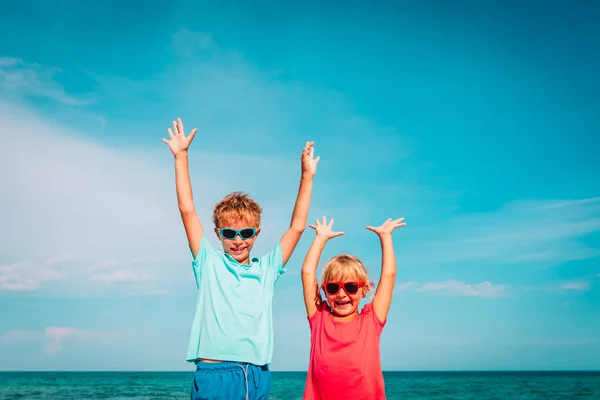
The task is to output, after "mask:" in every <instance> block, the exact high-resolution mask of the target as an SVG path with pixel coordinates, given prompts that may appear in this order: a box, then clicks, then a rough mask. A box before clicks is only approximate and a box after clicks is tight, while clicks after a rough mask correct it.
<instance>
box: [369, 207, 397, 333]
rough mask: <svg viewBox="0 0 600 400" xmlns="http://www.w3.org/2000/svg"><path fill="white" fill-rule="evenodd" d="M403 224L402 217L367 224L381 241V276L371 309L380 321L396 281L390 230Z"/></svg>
mask: <svg viewBox="0 0 600 400" xmlns="http://www.w3.org/2000/svg"><path fill="white" fill-rule="evenodd" d="M405 225H406V224H405V223H404V218H399V219H396V220H394V221H392V219H391V218H390V219H388V220H387V221H385V222H384V223H383V225H381V226H379V227H373V226H367V229H368V230H370V231H373V232H375V233H376V234H377V235H378V236H379V240H380V242H381V277H380V278H379V284H378V285H377V290H376V291H375V298H374V299H373V310H374V311H375V314H376V315H377V318H379V320H380V321H381V322H385V320H386V318H387V314H388V311H389V310H390V305H391V304H392V294H393V293H394V284H395V283H396V256H395V254H394V243H393V241H392V232H394V229H396V228H399V227H401V226H405Z"/></svg>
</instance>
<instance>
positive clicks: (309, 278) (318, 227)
mask: <svg viewBox="0 0 600 400" xmlns="http://www.w3.org/2000/svg"><path fill="white" fill-rule="evenodd" d="M308 226H310V227H311V228H313V229H314V230H315V232H316V235H315V238H314V240H313V242H312V244H311V245H310V248H309V249H308V253H306V257H305V258H304V263H303V264H302V290H303V292H304V305H305V306H306V314H307V315H308V318H310V317H312V316H313V315H314V314H315V312H317V307H318V306H319V304H320V303H321V301H322V299H321V295H320V294H319V284H318V281H317V267H318V266H319V259H320V258H321V254H322V253H323V249H324V248H325V244H326V243H327V241H328V240H329V239H331V238H334V237H337V236H341V235H343V234H344V232H333V231H332V230H331V227H332V226H333V219H331V220H329V224H328V223H327V222H326V219H325V217H323V223H322V224H321V223H319V220H316V224H315V225H308Z"/></svg>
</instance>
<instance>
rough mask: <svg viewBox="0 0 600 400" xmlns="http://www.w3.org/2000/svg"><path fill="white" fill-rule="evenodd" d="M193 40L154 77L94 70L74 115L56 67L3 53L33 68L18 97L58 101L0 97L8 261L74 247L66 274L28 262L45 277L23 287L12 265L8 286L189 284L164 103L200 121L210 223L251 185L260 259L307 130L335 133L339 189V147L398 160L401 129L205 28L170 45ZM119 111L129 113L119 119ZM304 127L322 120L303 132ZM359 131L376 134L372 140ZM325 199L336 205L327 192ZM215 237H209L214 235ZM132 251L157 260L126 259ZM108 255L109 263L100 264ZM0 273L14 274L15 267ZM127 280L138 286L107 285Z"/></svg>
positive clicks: (281, 223) (194, 164)
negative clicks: (265, 67) (225, 43)
mask: <svg viewBox="0 0 600 400" xmlns="http://www.w3.org/2000/svg"><path fill="white" fill-rule="evenodd" d="M188 39H189V40H191V41H190V43H191V44H192V45H193V46H192V49H191V50H189V49H188V50H189V51H190V59H186V60H185V61H181V60H180V61H181V62H174V63H173V64H172V65H171V66H170V67H169V69H168V70H167V71H165V73H164V74H163V75H162V76H157V77H155V78H153V80H150V81H131V80H128V79H125V78H121V77H102V76H97V75H94V74H93V73H90V74H89V76H91V77H92V78H95V79H97V86H96V88H95V89H97V92H96V94H97V99H98V103H96V104H93V105H92V106H90V107H87V108H85V110H87V111H80V112H79V114H65V113H69V112H70V111H68V110H72V109H73V107H71V106H72V105H79V104H83V103H86V102H87V100H86V99H82V100H81V101H78V100H77V99H76V98H75V97H74V96H71V95H69V94H68V93H66V92H65V91H64V89H63V88H62V86H61V85H60V84H59V83H58V82H57V81H56V80H54V79H53V78H54V77H55V75H56V73H57V72H58V70H57V69H55V68H46V67H42V66H39V65H34V64H26V63H24V62H23V61H21V60H19V59H1V60H0V68H2V71H4V72H3V73H4V74H5V75H6V74H7V73H9V72H7V71H10V73H11V74H12V73H18V74H21V75H22V76H23V75H24V74H30V79H29V81H27V82H29V83H28V84H27V85H16V86H11V87H10V90H11V93H13V94H26V95H28V94H31V93H32V91H33V92H35V94H36V95H39V96H46V97H47V98H51V99H54V100H55V101H57V102H58V103H59V105H61V106H62V108H57V109H56V111H57V112H56V113H55V114H54V115H52V116H50V115H48V114H47V115H46V116H45V117H44V116H43V115H42V114H41V113H40V112H39V111H38V110H36V108H35V106H34V105H32V103H28V102H18V103H14V102H0V140H1V141H2V142H4V143H10V146H2V147H1V148H0V179H1V180H2V182H3V184H2V186H1V187H0V196H1V197H2V198H3V202H2V204H0V220H2V221H3V224H4V225H5V226H6V227H7V229H3V230H2V231H1V232H0V241H1V242H2V243H6V247H5V248H3V249H2V252H1V253H0V265H6V266H12V265H15V264H19V263H23V262H24V260H29V259H30V258H31V253H32V251H35V254H37V255H39V257H42V258H51V257H54V256H55V255H56V254H62V253H64V252H73V251H74V252H76V253H77V254H78V260H77V262H75V263H70V264H68V265H66V264H65V265H63V264H61V265H60V268H59V265H58V264H57V266H56V268H57V270H59V271H60V272H61V275H60V276H55V275H52V274H51V273H50V272H44V273H45V274H46V275H44V273H42V270H43V268H42V267H41V266H37V267H36V266H35V265H31V267H30V270H31V271H32V274H31V275H32V276H41V277H43V278H42V279H38V281H37V282H25V284H24V283H23V280H24V279H25V278H24V277H25V275H23V274H21V275H19V276H20V278H19V279H17V278H14V277H13V275H14V271H15V270H16V269H15V268H14V267H12V268H10V269H8V271H9V272H10V273H11V277H10V281H8V283H4V284H3V285H4V286H3V287H5V289H4V290H7V289H6V288H8V287H9V285H10V287H11V288H12V290H25V289H26V288H29V289H28V290H34V289H36V290H50V288H52V287H56V285H54V283H56V280H60V281H61V285H62V286H61V290H75V288H77V290H80V291H81V292H82V293H86V294H92V293H96V294H97V295H103V294H104V293H106V294H108V293H109V291H107V290H105V289H104V288H103V289H102V290H101V289H100V287H99V286H98V283H102V284H103V285H102V286H106V285H109V286H111V287H113V288H114V289H113V290H132V288H133V286H136V285H137V286H138V288H137V289H136V290H139V292H145V293H164V292H165V291H166V289H167V286H170V285H171V286H172V285H174V284H176V283H177V282H180V281H182V280H184V279H185V280H189V278H190V273H191V268H190V254H189V249H188V247H187V243H186V238H185V234H184V232H183V228H182V226H181V221H180V217H179V214H178V212H177V209H176V199H175V187H174V179H173V175H174V174H173V163H172V155H171V154H170V152H169V150H168V148H167V147H166V146H165V145H164V144H163V143H162V142H161V141H160V139H161V138H162V137H166V129H167V128H168V127H169V126H170V119H165V118H164V115H165V112H169V113H170V111H165V110H170V109H172V110H174V113H173V115H169V116H168V117H167V118H174V117H177V116H185V115H193V116H194V117H193V119H186V118H184V123H185V124H186V127H187V128H188V129H190V128H191V127H192V126H196V127H198V128H200V130H199V134H198V135H197V136H196V139H195V141H194V144H193V145H192V146H193V147H192V149H191V150H190V171H191V176H192V184H193V187H194V194H195V201H196V206H197V209H198V211H199V214H200V217H201V220H202V221H203V223H204V224H205V227H206V228H207V230H210V228H211V210H212V206H213V205H214V204H215V203H216V202H217V201H218V200H219V199H220V198H222V197H223V196H224V195H225V194H226V193H229V192H231V191H233V190H245V191H248V192H249V193H250V194H251V195H252V196H253V197H254V198H255V199H257V200H258V201H259V202H260V203H261V204H262V205H263V206H264V208H265V212H264V228H266V229H263V233H262V235H261V239H260V241H259V242H257V244H256V246H255V249H256V252H257V253H261V252H264V251H266V250H268V248H269V247H270V246H272V245H274V244H275V242H276V241H277V240H278V239H279V236H280V235H281V234H282V233H283V231H284V230H285V228H287V224H288V223H289V222H288V221H289V219H290V216H291V213H292V209H293V204H294V201H295V197H296V193H297V186H298V180H299V176H300V174H299V173H300V163H299V157H300V153H301V150H302V147H303V146H304V143H305V141H307V140H311V138H310V137H307V135H306V134H305V132H311V131H315V130H316V131H318V132H323V131H326V132H327V135H323V137H324V138H325V139H324V140H325V142H326V143H317V144H316V153H317V155H321V156H322V160H321V162H320V165H319V169H320V171H319V173H318V174H319V176H318V177H317V179H319V180H320V181H319V184H320V185H327V187H328V189H330V190H333V189H334V184H335V182H336V181H338V179H337V177H336V178H335V179H333V180H332V179H331V176H329V179H327V170H328V168H330V167H331V165H329V166H328V163H331V159H332V158H333V157H335V154H339V152H349V153H355V152H357V151H359V150H360V152H361V155H362V157H363V158H365V159H369V158H370V159H372V160H373V161H376V162H375V163H367V164H368V165H367V167H368V166H371V167H373V168H375V166H374V165H375V164H377V162H381V161H380V160H382V159H383V160H386V159H392V160H394V159H395V156H396V155H397V154H399V148H398V145H397V144H398V143H397V140H396V139H395V138H394V136H393V135H392V136H390V135H388V133H389V131H388V130H386V129H383V128H380V127H378V126H376V125H374V124H372V123H371V122H370V121H368V120H367V119H365V118H363V117H361V116H359V115H356V114H355V113H354V112H353V111H352V108H351V107H350V106H349V105H348V104H347V103H346V101H345V100H344V99H343V97H342V96H339V95H336V94H331V93H326V92H323V91H319V90H313V89H307V88H305V87H301V86H300V85H296V84H293V83H292V84H287V83H283V82H280V81H278V80H277V79H276V77H275V78H274V77H272V76H270V75H268V74H264V73H263V72H261V71H258V70H257V69H255V68H254V67H253V66H251V65H250V64H249V63H247V62H246V61H245V60H244V59H243V57H241V56H240V55H239V54H237V53H235V52H225V51H223V50H221V49H219V48H218V47H217V46H216V45H215V44H214V41H213V40H212V38H210V37H209V36H208V35H204V34H198V33H193V32H189V31H185V30H184V31H181V32H179V33H178V34H177V35H175V37H174V41H173V50H174V51H175V52H177V51H178V50H179V51H182V50H181V48H179V47H178V46H179V45H181V42H182V41H183V42H186V41H187V40H188ZM184 50H185V49H184ZM188 50H185V51H188ZM198 50H202V51H210V52H212V53H211V57H208V59H207V60H197V59H194V52H196V51H198ZM188 61H189V62H188ZM40 76H43V77H44V79H40V78H39V77H40ZM182 82H183V83H182ZM33 83H35V84H33ZM7 88H8V86H6V87H5V90H8V89H7ZM32 88H33V89H32ZM114 109H118V110H119V113H118V114H119V115H121V116H123V117H122V118H124V119H125V121H123V120H121V119H119V120H116V119H114V118H111V110H114ZM141 109H143V110H144V113H143V118H144V120H143V121H141V118H142V117H140V113H139V110H141ZM292 110H293V111H292ZM100 111H102V112H100ZM65 115H69V116H71V115H77V116H78V117H81V116H84V117H83V118H84V119H85V121H92V120H93V121H96V120H98V121H104V122H103V123H102V124H101V125H102V128H103V129H105V131H104V132H103V133H110V135H111V137H118V136H119V135H120V134H121V133H123V134H124V135H125V136H126V137H127V138H128V139H127V140H128V141H131V140H138V141H139V145H138V146H135V147H134V146H132V144H131V143H130V142H127V143H124V144H123V143H121V142H120V141H116V140H114V141H112V142H111V144H110V145H109V144H107V142H106V141H104V140H103V139H102V140H92V139H90V135H89V132H88V130H89V129H87V128H77V126H78V125H77V122H78V121H77V118H65ZM157 116H160V117H157ZM302 121H304V122H306V121H316V123H315V125H314V126H310V127H306V126H305V124H301V123H300V122H302ZM298 126H303V128H298ZM94 129H97V127H96V126H95V125H94ZM109 131H110V132H109ZM364 135H371V136H372V137H374V138H378V139H377V140H375V139H372V140H370V141H369V142H368V143H365V142H364V141H363V140H362V138H363V137H364ZM223 138H226V140H223ZM340 139H343V140H340ZM359 139H360V140H359ZM284 143H285V144H284ZM290 143H294V144H293V146H292V147H290ZM275 145H277V147H274V146H275ZM280 146H281V147H280ZM215 149H217V151H215ZM327 149H329V150H330V153H329V155H328V154H327V153H326V152H327ZM382 149H383V150H382ZM382 151H389V153H390V154H391V155H393V157H391V158H390V157H386V156H385V155H384V154H382V153H381V152H382ZM223 160H235V163H234V164H235V168H236V169H235V170H232V169H231V168H229V167H226V168H223V167H222V166H223ZM342 161H343V162H346V163H348V165H349V167H350V168H360V169H364V168H365V166H364V165H361V166H357V165H355V164H356V163H354V162H352V161H351V160H348V159H346V158H343V160H342ZM228 165H229V164H228ZM337 167H340V166H337ZM342 167H343V166H342ZM321 170H324V171H325V174H326V175H325V176H323V177H321V174H322V173H321ZM329 174H331V172H329ZM324 178H325V179H324ZM274 183H276V185H274ZM315 191H316V190H315ZM317 196H319V192H317V191H316V196H313V204H318V203H317V202H316V201H315V199H316V198H317ZM320 196H321V198H322V199H324V201H325V202H327V201H331V197H330V196H329V195H328V194H327V193H324V194H323V193H322V194H320ZM357 201H359V200H357ZM336 204H337V202H336ZM327 207H328V210H332V209H334V208H335V207H336V206H335V205H334V206H333V207H332V206H331V205H327ZM346 208H347V207H346ZM333 211H335V210H333ZM209 238H210V239H214V237H213V236H212V235H211V234H210V233H209ZM213 243H214V242H213ZM33 249H35V250H33ZM131 258H140V259H145V260H152V262H139V263H128V261H127V260H131ZM99 263H100V264H99ZM102 263H105V264H106V265H109V264H111V263H112V264H113V265H112V266H110V267H107V268H106V269H104V270H101V269H98V266H99V265H101V264H102ZM46 271H50V269H46ZM0 276H2V277H3V278H4V279H5V282H7V278H6V277H7V276H8V273H6V274H4V275H0ZM44 276H45V277H44ZM51 279H55V280H54V281H52V280H51ZM15 282H16V283H15ZM124 282H127V283H129V285H111V284H113V283H124ZM186 284H187V283H186ZM117 286H118V288H119V289H116V287H117ZM169 291H170V290H169Z"/></svg>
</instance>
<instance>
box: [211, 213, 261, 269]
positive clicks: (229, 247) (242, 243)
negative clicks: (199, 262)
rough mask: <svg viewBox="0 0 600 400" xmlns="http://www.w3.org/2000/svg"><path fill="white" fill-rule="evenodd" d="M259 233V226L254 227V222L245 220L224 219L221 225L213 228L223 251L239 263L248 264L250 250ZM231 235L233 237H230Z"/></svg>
mask: <svg viewBox="0 0 600 400" xmlns="http://www.w3.org/2000/svg"><path fill="white" fill-rule="evenodd" d="M249 229H250V230H254V232H251V231H250V230H249ZM229 230H234V231H237V232H231V231H229ZM240 233H241V234H240ZM259 233H260V228H256V227H255V224H254V223H249V222H248V221H245V220H236V221H224V223H223V224H222V226H220V227H219V228H215V234H216V235H217V237H218V238H219V240H220V241H221V244H222V245H223V251H225V253H227V254H229V255H231V257H233V259H234V260H236V261H237V262H239V263H240V264H250V251H251V250H252V246H254V241H255V240H256V238H257V237H258V234H259ZM233 235H235V238H231V236H233ZM248 236H251V237H248Z"/></svg>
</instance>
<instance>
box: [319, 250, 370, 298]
mask: <svg viewBox="0 0 600 400" xmlns="http://www.w3.org/2000/svg"><path fill="white" fill-rule="evenodd" d="M355 277H356V279H358V281H359V282H363V283H364V284H365V288H366V290H367V291H368V292H369V293H370V294H372V293H371V290H372V288H373V282H370V281H369V275H368V274H367V268H366V267H365V265H364V264H363V263H362V261H360V259H359V258H358V257H356V256H353V255H351V254H338V255H337V256H335V257H333V258H332V259H330V260H329V261H327V263H326V264H325V266H324V267H323V274H322V276H321V283H325V282H331V281H345V280H346V279H354V278H355Z"/></svg>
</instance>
